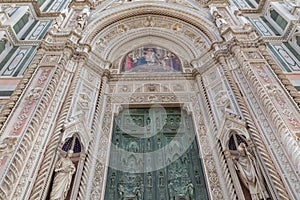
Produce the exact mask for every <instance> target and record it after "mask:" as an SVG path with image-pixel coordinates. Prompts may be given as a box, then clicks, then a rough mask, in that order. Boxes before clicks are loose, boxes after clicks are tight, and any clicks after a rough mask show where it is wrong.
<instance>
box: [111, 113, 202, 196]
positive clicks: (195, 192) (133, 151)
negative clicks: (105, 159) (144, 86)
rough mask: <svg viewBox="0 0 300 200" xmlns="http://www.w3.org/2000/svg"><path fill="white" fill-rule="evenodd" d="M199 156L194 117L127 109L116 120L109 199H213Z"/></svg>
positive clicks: (112, 146) (182, 114)
mask: <svg viewBox="0 0 300 200" xmlns="http://www.w3.org/2000/svg"><path fill="white" fill-rule="evenodd" d="M122 152H123V153H122ZM124 152H125V153H124ZM198 152H199V150H198V146H197V143H196V140H195V136H194V129H193V123H192V118H191V116H189V115H187V113H186V112H184V111H181V110H180V108H151V109H125V110H123V112H122V113H120V114H119V116H117V117H116V118H115V121H114V131H113V136H112V145H111V152H110V167H109V171H108V177H107V184H106V193H105V199H106V200H111V199H121V200H141V199H143V200H171V199H172V200H190V199H193V200H202V199H208V196H207V191H206V185H205V180H204V176H203V172H202V166H201V160H200V159H199V154H198Z"/></svg>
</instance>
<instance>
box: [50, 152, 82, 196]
mask: <svg viewBox="0 0 300 200" xmlns="http://www.w3.org/2000/svg"><path fill="white" fill-rule="evenodd" d="M72 154H73V151H72V150H69V151H68V153H67V156H66V157H61V158H60V159H59V161H58V162H57V164H56V166H55V170H54V171H55V172H56V174H55V177H54V181H53V186H52V191H51V194H50V199H51V200H56V199H57V200H64V199H66V197H67V194H68V191H69V189H70V185H71V181H72V176H73V174H74V173H75V170H76V167H75V165H74V164H73V162H72V160H71V156H72Z"/></svg>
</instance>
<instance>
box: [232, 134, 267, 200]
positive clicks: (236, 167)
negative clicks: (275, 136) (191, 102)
mask: <svg viewBox="0 0 300 200" xmlns="http://www.w3.org/2000/svg"><path fill="white" fill-rule="evenodd" d="M251 146H252V145H251V140H250V139H248V140H247V137H246V136H245V135H244V134H239V133H238V132H237V131H235V130H231V131H230V134H229V139H228V142H227V151H228V154H227V155H228V156H226V157H227V162H228V166H229V171H230V174H231V175H232V179H233V183H234V185H235V188H236V191H237V195H238V197H239V199H245V200H261V199H264V200H266V199H270V195H269V193H268V191H267V187H266V182H265V180H264V177H263V174H262V171H261V168H260V166H259V163H258V162H257V159H256V155H255V152H254V151H253V150H252V149H251Z"/></svg>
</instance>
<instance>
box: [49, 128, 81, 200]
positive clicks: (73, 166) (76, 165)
mask: <svg viewBox="0 0 300 200" xmlns="http://www.w3.org/2000/svg"><path fill="white" fill-rule="evenodd" d="M82 147H83V146H82V143H81V141H80V137H79V135H78V134H77V133H74V134H73V135H72V136H70V137H68V138H66V139H65V142H64V143H62V144H61V146H60V148H59V149H60V150H58V152H57V157H58V160H57V162H56V164H55V166H54V167H53V168H54V173H53V177H52V180H51V183H50V185H51V190H50V193H49V194H48V198H50V199H72V198H73V197H74V196H76V194H75V193H76V191H78V187H79V181H78V180H80V177H81V173H80V172H82V168H83V160H84V158H85V154H84V151H82Z"/></svg>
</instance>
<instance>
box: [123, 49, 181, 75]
mask: <svg viewBox="0 0 300 200" xmlns="http://www.w3.org/2000/svg"><path fill="white" fill-rule="evenodd" d="M122 71H123V72H126V73H130V72H180V71H181V63H180V60H179V58H178V57H177V56H176V55H175V54H174V53H172V52H170V51H168V50H166V49H163V48H160V47H157V46H155V47H153V46H145V47H140V48H138V49H136V50H134V51H131V52H129V53H128V54H127V55H126V56H125V57H124V59H123V60H122Z"/></svg>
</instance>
